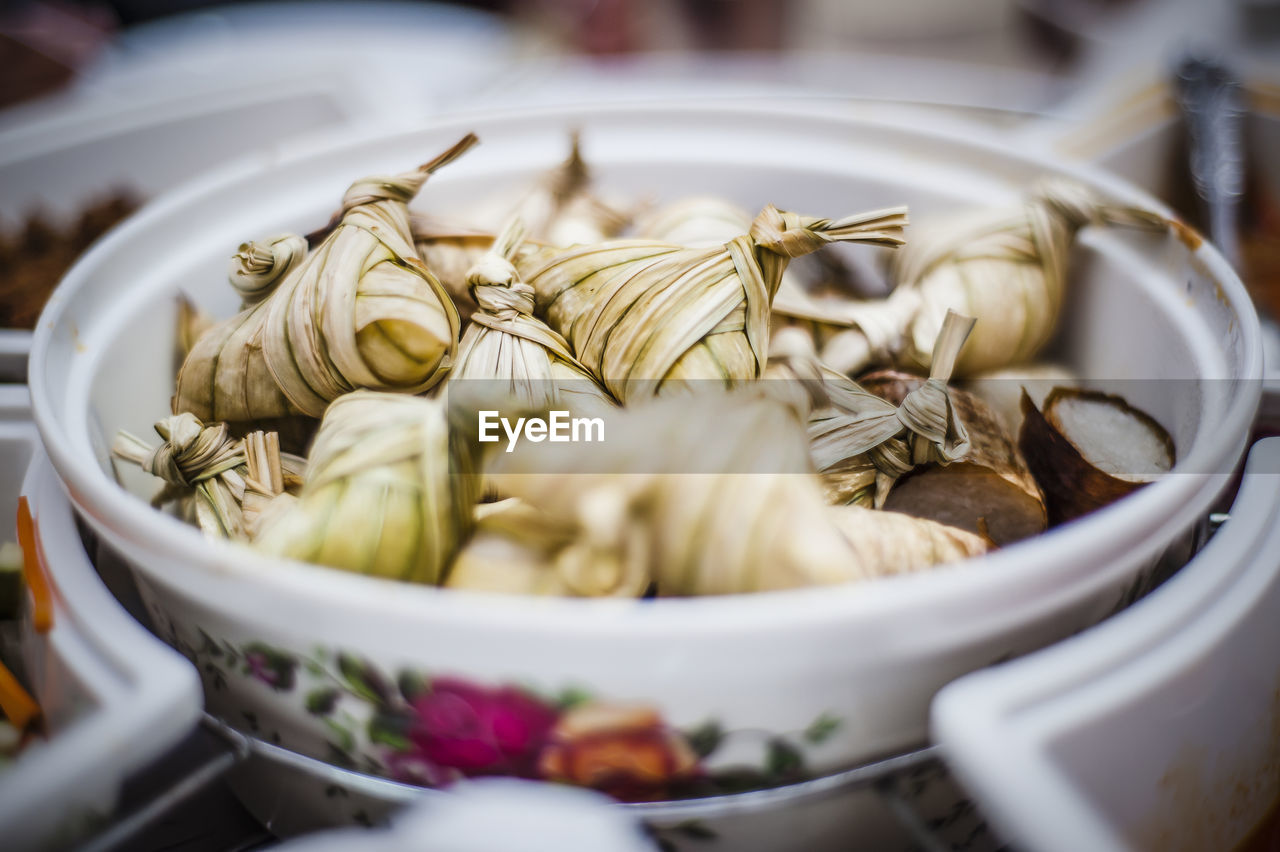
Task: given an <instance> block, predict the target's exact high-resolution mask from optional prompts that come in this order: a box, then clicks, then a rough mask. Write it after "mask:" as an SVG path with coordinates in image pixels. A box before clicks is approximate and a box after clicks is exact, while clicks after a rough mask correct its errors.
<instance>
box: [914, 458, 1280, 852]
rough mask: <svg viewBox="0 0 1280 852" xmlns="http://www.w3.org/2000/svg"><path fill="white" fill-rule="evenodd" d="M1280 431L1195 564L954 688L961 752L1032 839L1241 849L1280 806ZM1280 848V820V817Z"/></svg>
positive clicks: (974, 785) (996, 803) (945, 704)
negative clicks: (1121, 606) (1068, 634)
mask: <svg viewBox="0 0 1280 852" xmlns="http://www.w3.org/2000/svg"><path fill="white" fill-rule="evenodd" d="M1277 476H1280V438H1270V439H1267V440H1264V441H1261V442H1259V443H1258V444H1256V445H1255V446H1254V448H1253V450H1252V451H1251V452H1250V454H1249V460H1248V464H1247V466H1246V468H1245V476H1244V483H1243V486H1242V487H1241V490H1240V493H1239V496H1238V497H1237V498H1236V501H1235V503H1234V505H1233V506H1232V509H1231V518H1230V520H1229V521H1227V523H1226V524H1225V525H1224V526H1223V527H1222V528H1221V529H1220V530H1219V531H1218V533H1217V535H1216V536H1215V537H1214V538H1213V540H1211V541H1210V542H1209V544H1208V545H1207V546H1206V547H1205V548H1204V549H1203V550H1202V551H1201V552H1200V554H1199V555H1198V556H1196V558H1195V559H1194V560H1193V561H1192V562H1191V563H1189V564H1188V565H1187V566H1186V567H1185V568H1183V569H1182V571H1181V572H1179V574H1178V575H1177V576H1175V577H1174V578H1173V579H1172V580H1170V581H1169V582H1168V583H1166V584H1165V585H1164V586H1162V587H1161V588H1159V589H1157V590H1156V591H1155V592H1154V593H1152V594H1151V595H1150V596H1148V597H1147V598H1146V599H1144V600H1142V601H1139V602H1138V603H1137V604H1135V605H1134V606H1133V607H1132V608H1130V609H1129V610H1128V611H1126V612H1124V613H1121V614H1120V615H1118V616H1116V617H1115V618H1113V619H1110V620H1109V621H1107V622H1106V623H1105V624H1102V625H1099V626H1098V627H1095V628H1092V629H1090V630H1088V631H1086V632H1084V633H1082V634H1081V635H1079V636H1076V637H1074V638H1072V639H1068V640H1066V641H1065V642H1062V643H1059V644H1058V645H1055V646H1053V647H1052V648H1048V649H1046V650H1044V651H1040V652H1037V653H1035V654H1032V655H1029V656H1027V657H1024V658H1022V659H1020V660H1016V661H1014V662H1011V663H1008V664H1006V665H1003V666H998V667H995V668H992V669H988V670H986V671H982V672H977V673H975V674H972V675H968V676H966V677H964V678H962V679H960V680H959V681H957V682H955V683H954V684H951V685H950V686H947V687H946V688H945V689H943V690H942V692H940V693H939V694H938V696H937V698H936V699H935V700H934V703H933V731H934V734H935V736H936V738H937V740H938V742H939V743H941V745H942V746H943V748H944V750H945V752H946V755H947V762H948V764H949V765H950V766H951V767H952V769H953V770H954V771H955V772H956V773H957V774H958V775H959V776H960V778H961V780H962V781H963V783H964V784H965V786H966V787H967V788H968V789H970V790H971V791H973V792H974V793H975V794H976V795H977V796H978V797H979V800H980V801H981V805H982V809H983V811H984V812H985V813H986V814H987V815H988V816H989V818H990V819H991V820H992V821H993V822H994V823H995V825H996V827H997V828H998V829H999V831H1000V833H1001V835H1002V836H1003V837H1004V838H1005V839H1006V840H1008V841H1009V842H1010V843H1012V844H1014V845H1015V846H1016V847H1017V848H1020V849H1034V850H1037V852H1075V850H1080V849H1089V850H1097V852H1112V850H1117V852H1120V850H1128V849H1135V850H1136V849H1160V850H1167V852H1191V850H1205V849H1237V848H1241V844H1242V843H1243V842H1244V841H1245V839H1246V838H1247V837H1248V836H1249V835H1250V833H1251V832H1253V831H1255V830H1256V829H1257V827H1258V826H1259V824H1260V823H1261V822H1262V821H1263V818H1264V817H1266V816H1267V815H1268V814H1272V818H1273V819H1274V814H1273V813H1272V812H1273V811H1274V809H1275V808H1276V807H1277V805H1278V804H1280V769H1278V768H1277V767H1280V727H1278V726H1280V656H1278V655H1277V653H1276V649H1277V648H1280V619H1277V617H1276V614H1277V612H1280V526H1277V524H1276V518H1277V517H1280V489H1278V488H1277V487H1276V482H1277ZM1271 831H1272V832H1273V833H1272V835H1269V836H1270V837H1271V840H1270V843H1268V844H1263V843H1259V845H1257V846H1251V847H1250V848H1251V849H1254V848H1256V849H1264V848H1265V849H1273V848H1275V846H1274V843H1275V842H1276V840H1277V839H1280V833H1276V832H1277V829H1276V827H1275V826H1274V825H1273V826H1272V828H1271Z"/></svg>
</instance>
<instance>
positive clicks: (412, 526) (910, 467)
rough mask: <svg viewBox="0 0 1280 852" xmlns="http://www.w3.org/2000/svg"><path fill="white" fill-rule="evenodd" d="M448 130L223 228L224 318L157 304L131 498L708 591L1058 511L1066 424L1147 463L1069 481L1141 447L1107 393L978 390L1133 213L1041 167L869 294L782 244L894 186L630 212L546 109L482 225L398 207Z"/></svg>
mask: <svg viewBox="0 0 1280 852" xmlns="http://www.w3.org/2000/svg"><path fill="white" fill-rule="evenodd" d="M476 141H477V140H476V139H475V137H474V136H472V135H468V136H467V137H465V138H464V139H462V140H460V141H459V142H458V143H456V144H455V145H453V146H451V147H450V148H448V149H447V150H446V151H444V152H443V153H442V154H440V155H439V156H438V157H436V158H434V159H432V160H431V161H429V162H428V163H426V164H425V165H424V166H422V167H420V168H419V169H416V170H413V171H410V172H407V173H405V174H400V175H394V176H390V177H385V176H374V177H369V178H365V179H362V180H359V181H357V182H356V183H354V184H352V186H351V188H350V189H349V190H348V191H347V193H346V196H345V197H344V199H343V202H342V207H341V210H340V212H339V214H338V215H337V216H335V217H334V218H333V220H332V221H331V222H330V223H329V225H327V226H326V227H325V228H323V229H322V230H321V231H319V232H317V233H316V234H313V235H312V237H311V239H310V241H308V240H307V239H304V238H302V237H298V236H293V235H281V236H276V237H273V238H271V239H268V240H264V241H261V242H247V243H245V244H244V245H242V246H240V248H239V250H238V252H236V254H235V255H234V256H233V259H232V267H231V274H230V280H231V284H232V286H233V287H235V289H236V290H237V292H238V293H239V294H240V295H241V297H242V309H241V311H240V312H239V313H238V314H236V315H235V316H233V317H231V318H229V319H225V320H222V321H220V322H207V321H201V320H199V319H196V318H193V315H191V314H190V313H185V314H184V320H183V326H182V329H181V331H180V334H179V338H180V340H181V341H186V342H185V343H183V344H182V348H183V352H182V354H183V356H184V360H183V363H182V367H181V370H180V371H179V373H178V376H177V382H176V392H175V394H174V397H173V411H172V412H171V416H169V417H166V418H164V419H163V420H161V421H159V423H158V424H157V426H156V430H157V432H158V433H159V436H160V438H161V439H162V442H161V443H160V444H159V445H156V446H152V445H150V444H148V442H146V441H144V440H141V439H139V438H136V437H134V436H132V435H128V434H127V433H121V435H120V436H119V438H118V440H117V442H116V447H115V451H116V454H117V455H118V456H119V457H120V458H123V459H126V460H129V461H131V462H133V463H136V464H138V465H140V466H141V467H142V468H143V469H145V470H146V471H148V472H150V473H153V474H154V475H156V476H158V477H160V478H161V479H162V480H163V482H164V486H163V489H162V490H161V491H160V492H159V494H158V495H157V497H156V499H155V503H156V505H157V506H159V505H162V504H166V503H167V504H173V505H174V506H176V508H177V512H178V514H179V516H181V517H183V518H186V519H187V520H189V521H191V522H194V523H196V524H198V525H199V526H200V528H201V529H202V530H204V532H205V533H206V534H209V535H213V536H220V537H225V538H228V539H232V540H235V541H240V542H243V543H245V544H247V545H248V546H250V547H253V548H255V549H257V550H259V551H261V552H263V553H267V554H271V555H276V556H283V557H288V558H293V559H301V560H307V561H311V562H315V563H318V564H323V565H328V566H332V567H335V568H340V569H344V570H349V571H355V572H360V573H364V574H370V575H374V576H379V577H387V578H394V579H400V580H407V581H413V582H420V583H431V584H437V585H443V586H447V587H450V588H459V589H480V590H488V591H497V592H508V593H521V594H535V595H536V594H552V595H573V596H633V597H636V596H644V595H654V594H656V595H702V594H730V593H739V592H752V591H763V590H770V589H785V588H796V587H802V586H810V585H820V584H835V583H846V582H851V581H854V580H866V579H871V578H875V577H881V576H886V575H892V574H898V573H904V572H912V571H921V570H926V569H929V568H932V567H934V566H936V565H939V564H943V563H947V562H953V561H957V560H962V559H965V558H968V557H972V556H976V555H979V554H982V553H984V552H986V551H988V550H990V549H992V548H996V547H999V546H1002V545H1004V544H1007V543H1010V542H1012V541H1016V540H1018V539H1020V538H1024V537H1026V536H1029V535H1034V534H1036V533H1038V532H1041V531H1043V530H1044V529H1045V528H1046V526H1047V524H1048V522H1049V520H1051V519H1052V520H1055V521H1057V520H1059V519H1068V518H1070V517H1074V516H1075V515H1078V514H1079V512H1078V511H1077V512H1074V513H1073V512H1072V511H1070V510H1068V509H1064V508H1062V507H1063V503H1064V500H1065V497H1064V495H1063V494H1062V493H1061V492H1062V491H1063V487H1064V486H1063V482H1062V476H1060V475H1058V476H1056V477H1052V488H1051V489H1049V494H1050V497H1051V502H1050V504H1049V506H1048V509H1047V508H1046V503H1045V499H1044V496H1043V494H1042V490H1041V488H1042V486H1041V484H1040V482H1041V480H1040V479H1038V478H1037V477H1041V476H1043V475H1044V472H1045V471H1048V472H1049V473H1050V474H1052V473H1053V472H1054V471H1055V465H1056V461H1055V460H1058V459H1066V460H1067V461H1068V462H1069V463H1070V465H1073V467H1072V468H1071V469H1072V470H1086V471H1087V470H1088V467H1089V466H1090V464H1091V462H1090V461H1089V459H1091V458H1093V457H1094V456H1095V455H1096V454H1094V453H1092V452H1091V448H1090V446H1089V444H1090V442H1091V441H1093V440H1095V438H1093V437H1091V434H1090V426H1089V424H1090V423H1091V422H1097V423H1100V424H1103V426H1104V428H1105V430H1106V439H1105V440H1106V441H1107V442H1115V441H1117V440H1119V441H1121V442H1122V443H1123V442H1124V441H1125V440H1128V441H1130V442H1131V443H1132V444H1133V446H1135V447H1137V448H1139V449H1138V450H1135V451H1134V453H1136V454H1137V455H1139V456H1140V455H1141V453H1142V449H1141V448H1143V447H1154V448H1156V449H1158V451H1159V455H1160V458H1159V459H1158V460H1153V461H1152V467H1153V470H1154V473H1153V472H1152V471H1146V472H1145V473H1147V474H1149V475H1148V476H1146V479H1142V478H1140V477H1127V478H1126V477H1124V476H1123V475H1122V474H1123V472H1122V471H1116V470H1109V471H1108V473H1109V474H1110V475H1109V476H1093V477H1091V476H1087V475H1081V479H1080V481H1081V483H1082V488H1085V489H1086V490H1089V489H1093V491H1098V493H1096V494H1095V493H1092V491H1091V494H1090V496H1089V499H1085V500H1082V501H1080V505H1083V506H1086V507H1087V508H1095V507H1096V506H1098V505H1101V504H1103V503H1105V502H1106V500H1108V499H1114V498H1115V497H1116V496H1119V495H1120V494H1121V493H1123V492H1125V491H1127V490H1132V488H1136V487H1138V485H1140V484H1141V482H1142V481H1147V480H1149V479H1150V478H1151V475H1158V472H1159V471H1161V470H1167V469H1168V468H1169V466H1171V465H1172V462H1173V458H1172V452H1171V447H1172V444H1171V442H1170V441H1169V439H1168V435H1167V434H1165V433H1164V431H1163V429H1161V428H1160V426H1159V425H1158V424H1156V423H1155V421H1153V420H1151V418H1149V417H1146V416H1145V415H1142V414H1141V412H1136V411H1134V410H1132V409H1129V408H1128V407H1127V406H1126V404H1125V403H1124V402H1123V401H1122V400H1118V399H1114V398H1110V397H1104V396H1101V395H1095V396H1090V397H1088V398H1087V401H1088V402H1089V406H1082V405H1076V406H1074V407H1073V408H1072V409H1071V410H1072V411H1073V412H1077V411H1083V412H1084V415H1083V416H1074V417H1073V418H1072V419H1071V421H1070V423H1069V424H1068V425H1066V426H1063V428H1061V429H1055V430H1050V429H1048V428H1046V423H1049V422H1052V423H1058V424H1059V425H1062V424H1064V423H1067V421H1066V418H1065V412H1066V408H1065V404H1060V405H1058V407H1057V408H1056V409H1054V410H1055V411H1059V412H1061V416H1058V418H1057V419H1056V420H1054V418H1053V416H1051V417H1050V420H1049V421H1046V419H1045V417H1042V416H1039V410H1038V408H1037V402H1036V401H1035V400H1033V399H1031V398H1027V399H1026V400H1025V401H1023V400H1017V399H1016V398H1011V397H1010V394H1008V393H994V394H988V393H987V390H988V389H990V388H996V387H999V388H1003V387H1005V386H1008V385H1015V386H1016V385H1018V384H1019V381H1020V377H1021V376H1024V375H1025V376H1032V375H1043V374H1044V373H1043V371H1044V369H1045V368H1044V366H1043V365H1036V364H1034V363H1033V359H1034V358H1035V357H1036V356H1037V355H1038V354H1039V353H1040V352H1041V350H1042V348H1043V347H1044V346H1045V345H1046V343H1047V342H1048V341H1049V340H1050V338H1051V337H1052V335H1053V330H1054V327H1055V324H1056V320H1057V316H1058V313H1059V311H1060V309H1061V306H1062V304H1063V302H1064V300H1065V299H1067V298H1069V293H1068V292H1067V291H1068V286H1069V285H1068V282H1069V278H1068V274H1067V263H1068V258H1069V254H1070V249H1071V244H1072V241H1073V238H1074V235H1075V233H1076V232H1077V231H1078V230H1079V229H1080V228H1082V227H1084V226H1085V225H1088V224H1108V225H1112V224H1122V225H1130V226H1136V227H1140V228H1147V229H1163V228H1167V227H1168V226H1169V223H1168V222H1167V221H1166V220H1164V219H1163V218H1162V217H1159V216H1157V215H1155V214H1151V213H1147V212H1145V211H1141V210H1136V209H1133V208H1130V207H1124V206H1118V205H1114V204H1111V203H1110V202H1108V201H1106V200H1104V199H1100V198H1097V197H1095V196H1094V195H1093V194H1092V193H1091V192H1090V191H1089V190H1087V189H1085V188H1083V187H1080V186H1078V185H1075V184H1069V183H1065V182H1062V181H1054V182H1050V183H1046V184H1044V185H1042V186H1041V187H1039V188H1037V189H1035V190H1033V191H1032V192H1031V194H1030V195H1029V196H1028V198H1027V200H1026V202H1025V203H1024V204H1023V205H1022V207H1021V208H1019V209H1015V210H1012V211H982V212H981V213H979V214H975V215H969V216H966V217H963V218H962V219H961V220H959V221H957V222H953V223H947V222H941V223H935V225H934V226H933V228H932V230H930V231H928V232H926V234H925V235H924V236H923V237H922V238H919V239H915V238H913V241H912V242H911V243H910V244H907V245H906V247H905V248H901V249H899V250H898V251H897V252H896V255H897V257H896V260H895V262H894V264H893V265H892V267H891V270H892V273H891V274H892V275H893V277H894V278H895V279H896V281H897V286H896V289H894V290H893V292H892V293H891V294H890V295H889V296H888V297H887V298H883V299H866V298H856V297H854V296H852V295H847V294H849V293H851V292H852V290H853V289H854V288H853V285H852V284H851V282H849V281H847V280H842V279H841V278H840V272H841V271H842V270H846V269H847V268H848V267H847V266H846V265H845V264H843V263H841V262H831V263H826V264H822V265H820V266H817V267H815V266H812V265H811V266H810V267H809V268H808V272H807V274H805V275H797V274H794V273H790V272H788V267H789V265H790V262H791V261H792V260H793V259H795V258H800V257H803V256H806V255H811V254H815V253H818V252H823V251H824V250H827V248H828V246H831V245H833V244H837V243H845V244H862V245H868V246H878V247H884V248H898V247H899V246H903V245H904V243H905V234H906V231H905V228H906V225H907V214H906V208H904V207H895V208H890V209H884V210H874V211H870V212H865V213H855V214H852V215H846V216H843V217H841V218H836V219H827V218H818V217H813V216H806V215H801V214H797V213H791V212H786V211H782V210H779V209H777V208H775V207H773V206H772V205H767V206H765V207H764V208H763V209H762V210H761V212H760V213H759V214H758V215H756V216H754V217H751V216H750V215H749V214H747V213H746V212H744V211H741V210H740V209H738V208H737V207H736V206H735V205H733V204H732V203H730V202H728V201H726V200H723V199H715V198H706V197H695V198H690V199H683V200H678V201H676V202H674V203H673V204H671V205H670V206H667V207H659V208H656V209H649V210H647V211H645V215H644V216H642V217H636V216H634V215H633V212H634V211H640V210H641V209H642V205H640V204H631V205H628V204H625V203H624V204H616V203H608V202H606V201H604V200H603V199H602V198H601V196H599V195H598V193H597V190H596V188H595V185H594V183H593V181H592V178H591V174H590V170H589V169H588V168H587V166H586V164H585V162H584V160H583V156H582V152H581V149H580V147H579V144H578V139H577V138H576V136H575V137H574V139H573V145H572V154H571V156H570V158H569V159H568V160H567V161H566V163H565V164H563V165H562V166H560V167H559V168H557V169H555V170H553V171H551V172H549V173H548V174H547V175H545V176H544V177H543V178H542V179H541V180H540V181H538V183H537V184H536V185H535V186H534V187H533V188H532V189H531V190H529V191H527V192H525V193H524V194H523V195H522V196H521V197H519V199H518V201H516V202H515V203H512V204H506V205H504V206H502V207H501V209H499V210H498V211H497V212H492V211H490V212H489V213H486V214H484V215H483V220H482V221H478V222H477V221H470V222H468V221H467V220H466V214H467V211H458V217H457V220H456V221H445V220H442V219H440V218H430V219H428V218H426V217H423V216H421V215H416V214H411V213H410V210H409V205H410V203H411V202H412V201H413V199H414V198H415V196H416V195H417V193H418V192H419V190H421V189H422V187H423V185H424V184H425V183H426V182H427V179H428V178H429V177H430V176H431V175H432V174H434V173H435V172H437V171H439V170H441V169H443V168H444V167H446V166H447V165H448V164H449V163H451V162H453V161H454V160H455V159H457V158H458V157H460V156H462V155H463V154H465V153H466V152H467V151H468V150H469V149H470V148H471V147H472V146H473V145H474V144H475V143H476ZM637 218H638V219H639V221H633V220H634V219H637ZM815 268H816V269H819V270H821V271H820V272H819V273H817V274H816V275H815V273H814V269H815ZM815 285H816V286H815ZM841 293H844V294H846V295H840V294H841ZM833 294H835V295H833ZM819 352H821V353H822V354H821V355H819V354H818V353H819ZM868 370H872V371H875V370H878V371H879V372H874V373H873V374H871V375H867V376H866V378H865V379H864V380H863V381H861V382H859V381H856V380H855V379H854V378H852V377H851V376H853V375H855V374H856V375H863V374H865V373H866V371H868ZM992 370H1000V371H1003V372H1000V373H999V374H998V375H1000V376H1001V379H999V380H994V379H992V380H988V381H986V382H985V383H984V382H983V381H980V380H979V381H975V383H974V384H973V385H972V388H973V390H972V391H965V390H961V389H956V388H953V387H951V386H950V382H951V380H952V378H953V376H957V377H965V378H972V377H978V378H979V379H980V378H981V374H982V373H983V372H984V371H992ZM1037 371H1039V372H1037ZM1050 375H1052V376H1053V377H1054V381H1055V383H1062V384H1070V383H1071V380H1070V378H1069V374H1065V373H1064V372H1063V371H1062V370H1061V369H1057V368H1055V371H1054V372H1052V373H1051V374H1050ZM1064 376H1065V378H1064ZM1038 396H1039V398H1040V399H1041V400H1043V399H1044V396H1045V395H1044V394H1043V393H1041V394H1039V395H1038ZM1066 396H1067V392H1066V391H1059V392H1057V393H1056V395H1054V396H1052V398H1051V402H1056V401H1057V400H1060V399H1064V398H1066ZM984 397H985V398H987V399H990V402H991V404H990V405H989V404H988V402H986V401H984ZM1011 399H1013V401H1012V402H1011V401H1010V400H1011ZM1014 406H1021V409H1013V408H1012V407H1014ZM1024 413H1025V415H1026V418H1027V422H1028V423H1029V424H1030V428H1027V427H1026V426H1023V427H1021V428H1019V427H1018V426H1017V422H1016V421H1014V418H1017V419H1018V420H1020V419H1021V418H1022V416H1023V415H1024ZM513 423H514V424H515V426H514V428H513V427H512V424H513ZM570 423H571V425H572V429H570V428H569V424H570ZM499 425H501V427H502V428H501V429H500V430H499V429H498V426H499ZM580 426H581V427H583V433H584V434H583V435H579V434H578V433H579V427H580ZM561 427H564V428H561ZM1068 433H1069V434H1068ZM522 439H523V440H522ZM575 439H576V442H575ZM282 445H283V446H284V447H285V449H292V450H297V451H300V452H301V451H305V453H306V455H305V458H304V457H302V456H300V455H291V454H290V453H288V452H285V451H283V450H282V449H281V447H282ZM1068 456H1069V458H1068ZM1133 457H1134V454H1132V453H1131V454H1130V455H1129V456H1127V457H1125V458H1126V463H1137V462H1134V461H1133ZM1026 458H1031V459H1032V460H1033V461H1034V465H1033V467H1032V468H1030V469H1029V468H1028V465H1027V463H1026ZM1082 465H1083V467H1081V466H1082ZM1118 478H1119V479H1124V480H1125V484H1124V487H1123V488H1117V487H1115V481H1116V480H1117V479H1118ZM1090 483H1093V484H1092V485H1091V484H1090ZM1097 483H1101V485H1097ZM1095 485H1096V488H1095ZM1099 489H1101V491H1099ZM1108 489H1110V490H1108Z"/></svg>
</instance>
